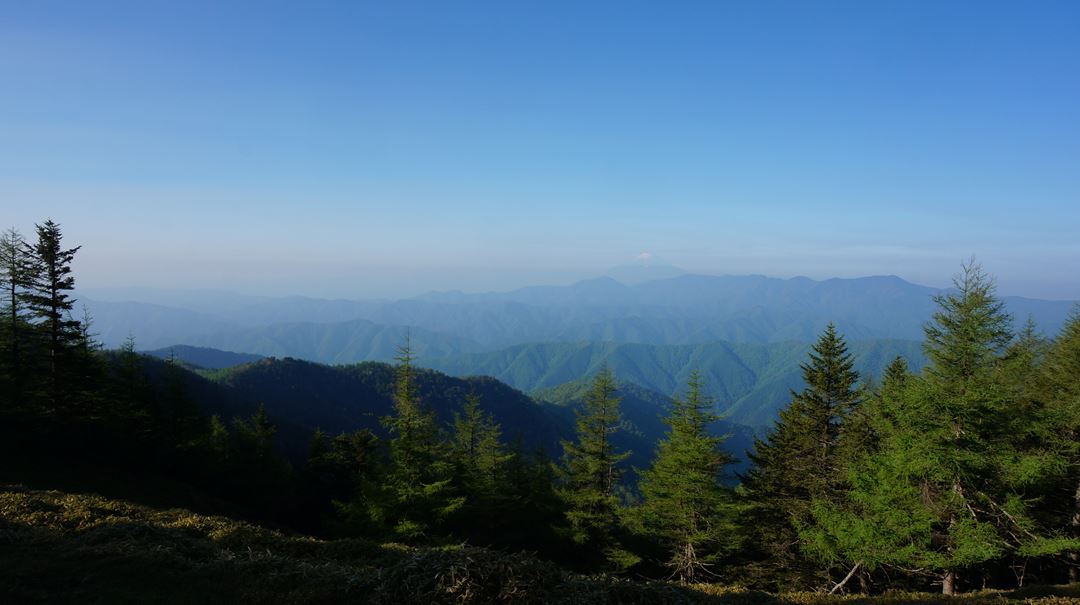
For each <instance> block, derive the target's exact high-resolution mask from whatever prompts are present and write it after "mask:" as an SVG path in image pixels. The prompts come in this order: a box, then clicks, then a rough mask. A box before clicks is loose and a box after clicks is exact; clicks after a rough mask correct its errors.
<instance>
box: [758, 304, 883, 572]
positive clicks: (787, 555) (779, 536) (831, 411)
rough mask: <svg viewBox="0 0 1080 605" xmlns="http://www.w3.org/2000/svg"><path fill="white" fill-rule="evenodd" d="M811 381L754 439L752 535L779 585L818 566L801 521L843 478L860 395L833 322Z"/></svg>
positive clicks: (812, 357) (806, 371)
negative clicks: (849, 424) (847, 424)
mask: <svg viewBox="0 0 1080 605" xmlns="http://www.w3.org/2000/svg"><path fill="white" fill-rule="evenodd" d="M801 367H802V373H803V380H804V382H805V383H806V387H805V388H804V389H803V390H802V391H801V392H799V393H792V397H791V403H790V404H789V405H788V407H787V408H785V409H783V410H781V411H780V414H779V419H778V420H777V422H776V424H775V426H774V427H773V429H772V431H771V432H770V433H769V435H768V436H767V437H766V438H765V439H757V440H755V443H754V451H753V453H751V454H750V456H749V457H750V461H751V463H752V466H751V468H750V470H749V471H748V472H747V473H746V475H745V477H744V478H743V489H744V491H745V493H746V494H747V495H748V496H749V499H750V501H751V502H752V504H753V509H754V516H755V518H756V519H757V522H756V523H755V527H754V528H753V529H754V534H755V535H754V540H755V542H757V543H758V547H759V548H762V549H763V550H764V552H763V553H761V554H762V556H764V557H765V558H766V562H765V564H766V566H768V567H770V568H772V569H773V570H774V571H775V572H778V573H779V574H780V575H781V576H789V577H787V578H784V577H781V578H779V579H780V580H781V583H782V585H785V584H784V583H788V582H795V583H806V582H810V581H813V578H814V577H816V576H819V574H820V572H819V567H818V566H817V565H814V564H813V563H812V562H811V561H808V560H807V559H806V557H805V553H804V552H803V548H802V547H803V546H804V543H805V541H806V538H805V536H801V535H800V531H799V530H800V528H806V527H807V526H809V525H811V524H812V522H813V519H812V515H811V508H812V502H813V501H814V500H815V499H818V500H822V499H824V500H829V499H833V498H835V497H837V494H838V493H839V489H840V485H841V481H842V478H843V472H842V467H843V465H844V464H845V461H846V458H847V457H846V456H843V455H842V452H843V450H844V448H843V447H842V438H843V437H844V430H843V422H844V419H845V418H846V417H848V416H849V415H850V414H851V413H852V412H853V411H854V410H856V409H857V408H858V406H859V405H860V403H861V402H862V391H861V389H860V387H859V385H858V380H859V375H858V373H857V372H856V371H855V370H854V361H853V359H852V357H851V354H850V353H848V350H847V344H846V343H845V342H844V339H843V337H842V336H840V335H839V334H837V332H836V328H835V327H834V326H833V324H831V323H830V324H829V325H828V326H827V327H826V329H825V332H824V333H822V335H821V337H820V338H819V339H818V341H817V342H816V343H815V344H814V345H813V347H812V348H811V351H810V353H809V361H808V362H807V363H804V364H803V365H802V366H801Z"/></svg>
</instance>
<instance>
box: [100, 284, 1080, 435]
mask: <svg viewBox="0 0 1080 605" xmlns="http://www.w3.org/2000/svg"><path fill="white" fill-rule="evenodd" d="M620 271H621V272H622V273H624V274H625V275H624V276H623V280H624V281H619V280H617V279H615V278H613V277H611V276H604V277H599V278H596V279H590V280H585V281H581V282H578V283H575V284H571V285H568V286H534V287H527V288H520V289H517V290H513V291H509V292H488V293H472V294H469V293H463V292H432V293H429V294H425V295H423V296H418V297H415V298H410V299H404V300H396V301H379V300H369V301H353V300H325V299H317V298H305V297H289V298H265V297H253V296H243V295H231V294H228V293H222V292H208V293H203V294H202V295H200V293H198V292H175V293H170V292H168V291H161V290H143V291H136V290H127V291H113V292H108V291H96V292H93V291H91V292H84V293H81V295H82V302H83V303H84V304H86V305H87V307H88V310H89V311H90V313H91V315H92V316H93V318H94V324H93V327H92V331H94V332H96V333H97V334H98V335H99V338H100V339H101V340H103V341H104V343H105V344H106V346H117V345H118V344H120V343H121V342H122V341H123V340H124V339H125V338H127V337H128V336H129V335H131V336H133V337H134V338H135V341H136V346H137V347H138V348H140V349H143V350H147V349H149V350H159V354H160V349H169V348H174V347H177V346H178V345H183V346H186V347H195V349H192V350H191V351H190V352H189V353H190V355H191V356H193V358H194V357H198V360H191V361H190V363H193V364H195V365H199V366H202V367H207V368H218V367H226V365H231V364H232V362H233V361H235V359H230V358H228V357H227V356H225V357H223V356H221V355H215V354H211V353H209V352H207V351H205V349H215V350H217V351H225V352H232V353H242V354H248V355H255V356H273V357H279V358H285V357H293V358H297V359H305V360H310V361H317V362H322V363H329V364H350V363H355V362H360V361H390V360H392V358H393V356H394V354H395V352H396V350H397V347H398V346H399V345H400V344H401V343H402V342H404V341H405V339H406V337H408V338H410V339H411V343H412V346H413V349H414V352H415V353H416V354H417V355H418V357H419V361H420V362H421V364H422V365H426V366H428V367H431V368H435V369H439V370H441V371H444V372H447V373H449V374H453V375H459V376H467V375H490V376H494V377H495V378H498V379H499V380H502V381H504V382H506V383H507V384H509V385H511V386H513V387H516V388H518V389H521V390H523V391H526V392H530V393H536V392H539V391H541V390H542V389H548V388H551V387H555V386H558V385H562V384H565V383H569V382H573V381H576V380H579V379H582V378H584V377H588V376H591V375H593V374H595V372H596V371H597V370H598V369H599V367H600V366H601V365H602V364H607V365H609V366H611V367H612V368H613V369H614V370H615V372H616V375H617V377H618V378H619V379H620V380H622V381H624V382H626V383H628V384H636V385H639V386H641V387H643V388H646V389H650V390H652V391H655V392H657V393H660V394H661V395H662V396H663V397H667V396H669V395H670V394H671V393H672V392H674V391H675V390H676V389H678V388H680V387H681V386H682V384H683V383H684V382H685V379H686V377H687V374H688V373H689V372H690V371H691V370H692V369H699V370H701V371H702V372H704V373H705V375H706V378H707V380H708V382H709V386H710V388H711V389H712V391H713V394H714V395H715V396H716V398H717V401H718V403H719V405H720V409H722V410H724V411H725V412H726V413H728V414H730V421H731V422H734V423H738V424H744V425H747V426H752V427H762V426H766V425H768V424H769V423H770V422H771V421H772V419H773V418H774V417H775V412H776V410H777V408H778V407H780V406H782V405H783V404H784V403H785V402H786V401H787V399H788V395H789V390H790V389H793V388H799V387H800V386H801V382H800V380H801V378H800V374H799V364H800V363H801V362H802V361H803V360H804V358H805V354H806V350H807V347H808V344H807V343H809V342H812V341H813V340H815V339H816V338H817V336H818V334H819V333H820V332H821V330H822V329H823V328H824V327H825V325H826V324H827V323H828V322H830V321H832V322H835V323H836V325H837V328H838V329H839V331H840V332H841V333H842V334H844V336H845V337H846V338H847V340H848V342H849V343H851V346H852V350H853V352H854V353H855V354H856V357H857V359H858V360H859V368H860V370H861V371H863V372H864V373H865V374H874V375H878V374H880V372H881V370H882V368H883V367H884V366H885V364H887V363H888V362H889V361H890V360H891V359H892V358H893V357H894V356H896V355H901V356H904V357H906V358H907V359H908V360H909V361H910V362H911V364H912V365H913V366H915V367H918V366H920V365H921V363H922V353H921V348H920V345H919V341H921V339H922V336H923V334H922V327H923V325H924V324H925V323H926V321H927V320H928V319H929V318H930V317H931V315H932V313H933V312H934V310H935V304H934V301H933V297H934V295H936V294H940V293H941V292H942V291H941V290H938V289H934V288H928V287H925V286H920V285H917V284H912V283H909V282H906V281H904V280H902V279H900V278H898V277H894V276H880V277H864V278H857V279H828V280H824V281H815V280H812V279H808V278H805V277H797V278H792V279H776V278H769V277H764V276H760V275H744V276H708V275H694V274H682V273H680V272H679V271H678V270H677V269H675V268H673V267H668V266H665V265H659V266H651V265H649V264H648V263H646V264H645V266H632V267H625V268H622V269H620V270H613V272H612V273H613V274H615V275H618V274H619V273H620ZM667 274H672V276H670V277H663V278H662V279H647V280H646V281H640V282H639V281H637V280H636V279H634V278H635V276H636V277H642V278H647V277H650V276H651V275H667ZM624 282H626V283H624ZM95 296H97V298H95ZM1004 300H1005V303H1006V305H1007V307H1008V309H1009V310H1010V311H1011V312H1012V313H1013V314H1014V316H1015V317H1016V318H1017V319H1018V320H1019V321H1024V320H1026V319H1027V318H1028V317H1031V318H1033V319H1034V320H1035V321H1036V323H1037V325H1038V326H1039V327H1040V328H1041V329H1042V330H1043V331H1045V332H1046V333H1047V334H1050V335H1053V334H1055V333H1056V332H1057V331H1058V330H1059V329H1060V327H1061V325H1063V323H1064V321H1065V319H1066V318H1067V316H1068V314H1069V312H1070V310H1071V309H1072V307H1073V304H1074V303H1072V302H1069V301H1047V300H1035V299H1027V298H1018V297H1006V298H1005V299H1004ZM200 351H201V352H200Z"/></svg>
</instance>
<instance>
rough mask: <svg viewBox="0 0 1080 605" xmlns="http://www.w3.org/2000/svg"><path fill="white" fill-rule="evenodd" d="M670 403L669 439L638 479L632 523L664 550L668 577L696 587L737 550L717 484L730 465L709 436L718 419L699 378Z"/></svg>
mask: <svg viewBox="0 0 1080 605" xmlns="http://www.w3.org/2000/svg"><path fill="white" fill-rule="evenodd" d="M672 403H673V406H672V410H671V414H670V415H669V416H668V417H667V418H666V419H665V423H666V424H667V425H668V431H667V434H666V436H665V437H664V439H663V440H661V441H660V443H659V444H658V446H657V449H656V457H655V458H654V460H653V463H652V465H651V466H650V467H649V469H648V470H646V471H644V472H642V474H641V479H640V481H639V483H638V488H639V489H640V491H641V495H642V502H641V504H640V506H639V507H638V508H637V509H636V511H634V513H635V514H634V515H633V518H634V519H635V520H636V521H637V524H638V525H639V528H640V529H639V531H641V532H642V533H644V534H645V535H648V536H651V537H652V538H654V539H655V540H657V541H658V542H659V543H660V544H661V545H662V546H663V548H664V549H665V551H666V552H667V555H668V559H667V561H666V562H665V564H666V565H667V566H668V568H669V569H671V574H672V576H673V577H675V578H677V579H678V580H679V581H681V582H694V581H700V580H701V578H702V577H703V576H707V575H711V571H710V569H711V567H712V566H713V565H714V564H715V563H716V562H717V561H718V560H719V559H720V558H721V557H723V556H724V555H726V554H728V553H730V552H732V551H733V550H735V549H736V548H737V547H738V546H739V541H738V538H737V536H738V535H739V532H738V531H737V527H736V520H735V518H736V513H737V510H736V507H735V504H734V501H733V493H732V490H731V489H729V488H726V487H724V486H723V485H722V484H721V483H720V479H721V475H722V474H723V472H724V469H725V467H726V466H727V465H728V464H730V463H731V462H732V461H733V459H732V457H731V456H730V455H729V454H728V453H726V452H725V451H724V450H723V449H722V447H721V446H722V444H723V441H724V438H723V437H714V436H712V435H710V434H709V431H708V427H709V424H710V423H713V422H715V421H716V420H718V419H719V416H718V415H717V414H716V413H715V405H714V402H713V399H712V398H711V397H709V396H708V395H707V394H706V393H705V390H704V384H703V381H702V379H701V375H700V373H698V372H697V371H694V372H693V373H691V375H690V378H689V380H688V381H687V392H686V394H685V395H684V396H681V397H680V396H678V395H676V396H675V397H673V398H672Z"/></svg>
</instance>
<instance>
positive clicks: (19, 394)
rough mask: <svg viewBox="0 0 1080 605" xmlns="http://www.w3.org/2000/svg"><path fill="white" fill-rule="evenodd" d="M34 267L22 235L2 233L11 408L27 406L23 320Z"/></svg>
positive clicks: (0, 272)
mask: <svg viewBox="0 0 1080 605" xmlns="http://www.w3.org/2000/svg"><path fill="white" fill-rule="evenodd" d="M30 272H31V264H30V258H29V256H28V255H27V253H26V244H25V242H24V241H23V238H22V235H21V234H20V233H19V232H18V231H17V230H15V229H8V230H7V231H5V232H4V233H3V234H0V302H2V304H3V307H2V309H0V311H2V312H3V318H2V319H0V346H2V348H3V350H2V351H0V367H5V366H6V368H5V369H6V372H4V378H6V385H5V390H7V392H8V394H9V395H10V399H9V401H10V402H11V405H12V406H14V407H16V408H18V407H21V406H22V404H23V388H24V374H25V372H24V370H25V369H26V368H25V367H24V366H25V361H24V358H25V355H26V353H25V345H24V340H25V334H26V321H25V319H24V317H23V311H24V303H23V301H24V299H25V297H26V286H27V281H28V280H29V279H30Z"/></svg>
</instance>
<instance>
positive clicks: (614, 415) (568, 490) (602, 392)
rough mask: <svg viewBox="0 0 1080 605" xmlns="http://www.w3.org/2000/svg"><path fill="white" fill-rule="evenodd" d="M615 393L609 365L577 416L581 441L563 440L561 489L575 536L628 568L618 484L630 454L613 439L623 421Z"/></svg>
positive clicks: (612, 562)
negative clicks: (622, 543) (624, 463)
mask: <svg viewBox="0 0 1080 605" xmlns="http://www.w3.org/2000/svg"><path fill="white" fill-rule="evenodd" d="M616 391H617V389H616V385H615V376H614V375H613V374H612V373H611V370H610V369H608V368H606V367H605V368H604V369H602V370H601V371H600V373H599V374H597V376H596V378H595V379H593V382H592V386H591V387H590V388H589V391H588V393H587V394H586V396H585V406H584V409H583V410H581V411H579V412H578V414H577V423H576V424H577V441H576V442H570V441H564V442H563V444H562V445H563V454H564V455H563V465H562V467H561V468H560V473H559V474H560V478H561V480H562V481H561V483H562V485H561V488H560V490H559V493H560V495H561V496H562V498H563V499H564V501H565V502H566V508H567V510H566V519H567V521H568V522H569V525H570V537H571V539H573V541H574V542H576V543H578V544H580V545H583V546H585V547H586V548H587V549H588V550H590V551H592V552H594V553H598V554H599V555H600V556H602V557H603V558H604V559H605V560H606V562H607V563H608V564H610V565H612V566H613V567H615V568H617V569H624V568H627V567H629V566H630V565H632V564H634V563H635V562H636V558H635V557H634V556H633V555H632V554H630V553H629V552H628V551H627V550H626V549H625V548H623V546H622V545H621V542H620V541H619V539H618V531H619V517H618V508H619V505H620V502H619V498H618V496H617V495H616V487H617V486H618V484H619V480H620V478H621V477H622V473H623V469H622V468H620V464H621V463H622V462H623V461H625V460H626V459H627V458H628V457H629V456H630V452H619V451H617V450H616V448H615V445H614V443H612V440H611V437H612V435H613V434H614V433H615V432H616V431H618V430H619V426H620V424H621V422H622V416H621V414H620V413H619V397H617V396H616Z"/></svg>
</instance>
